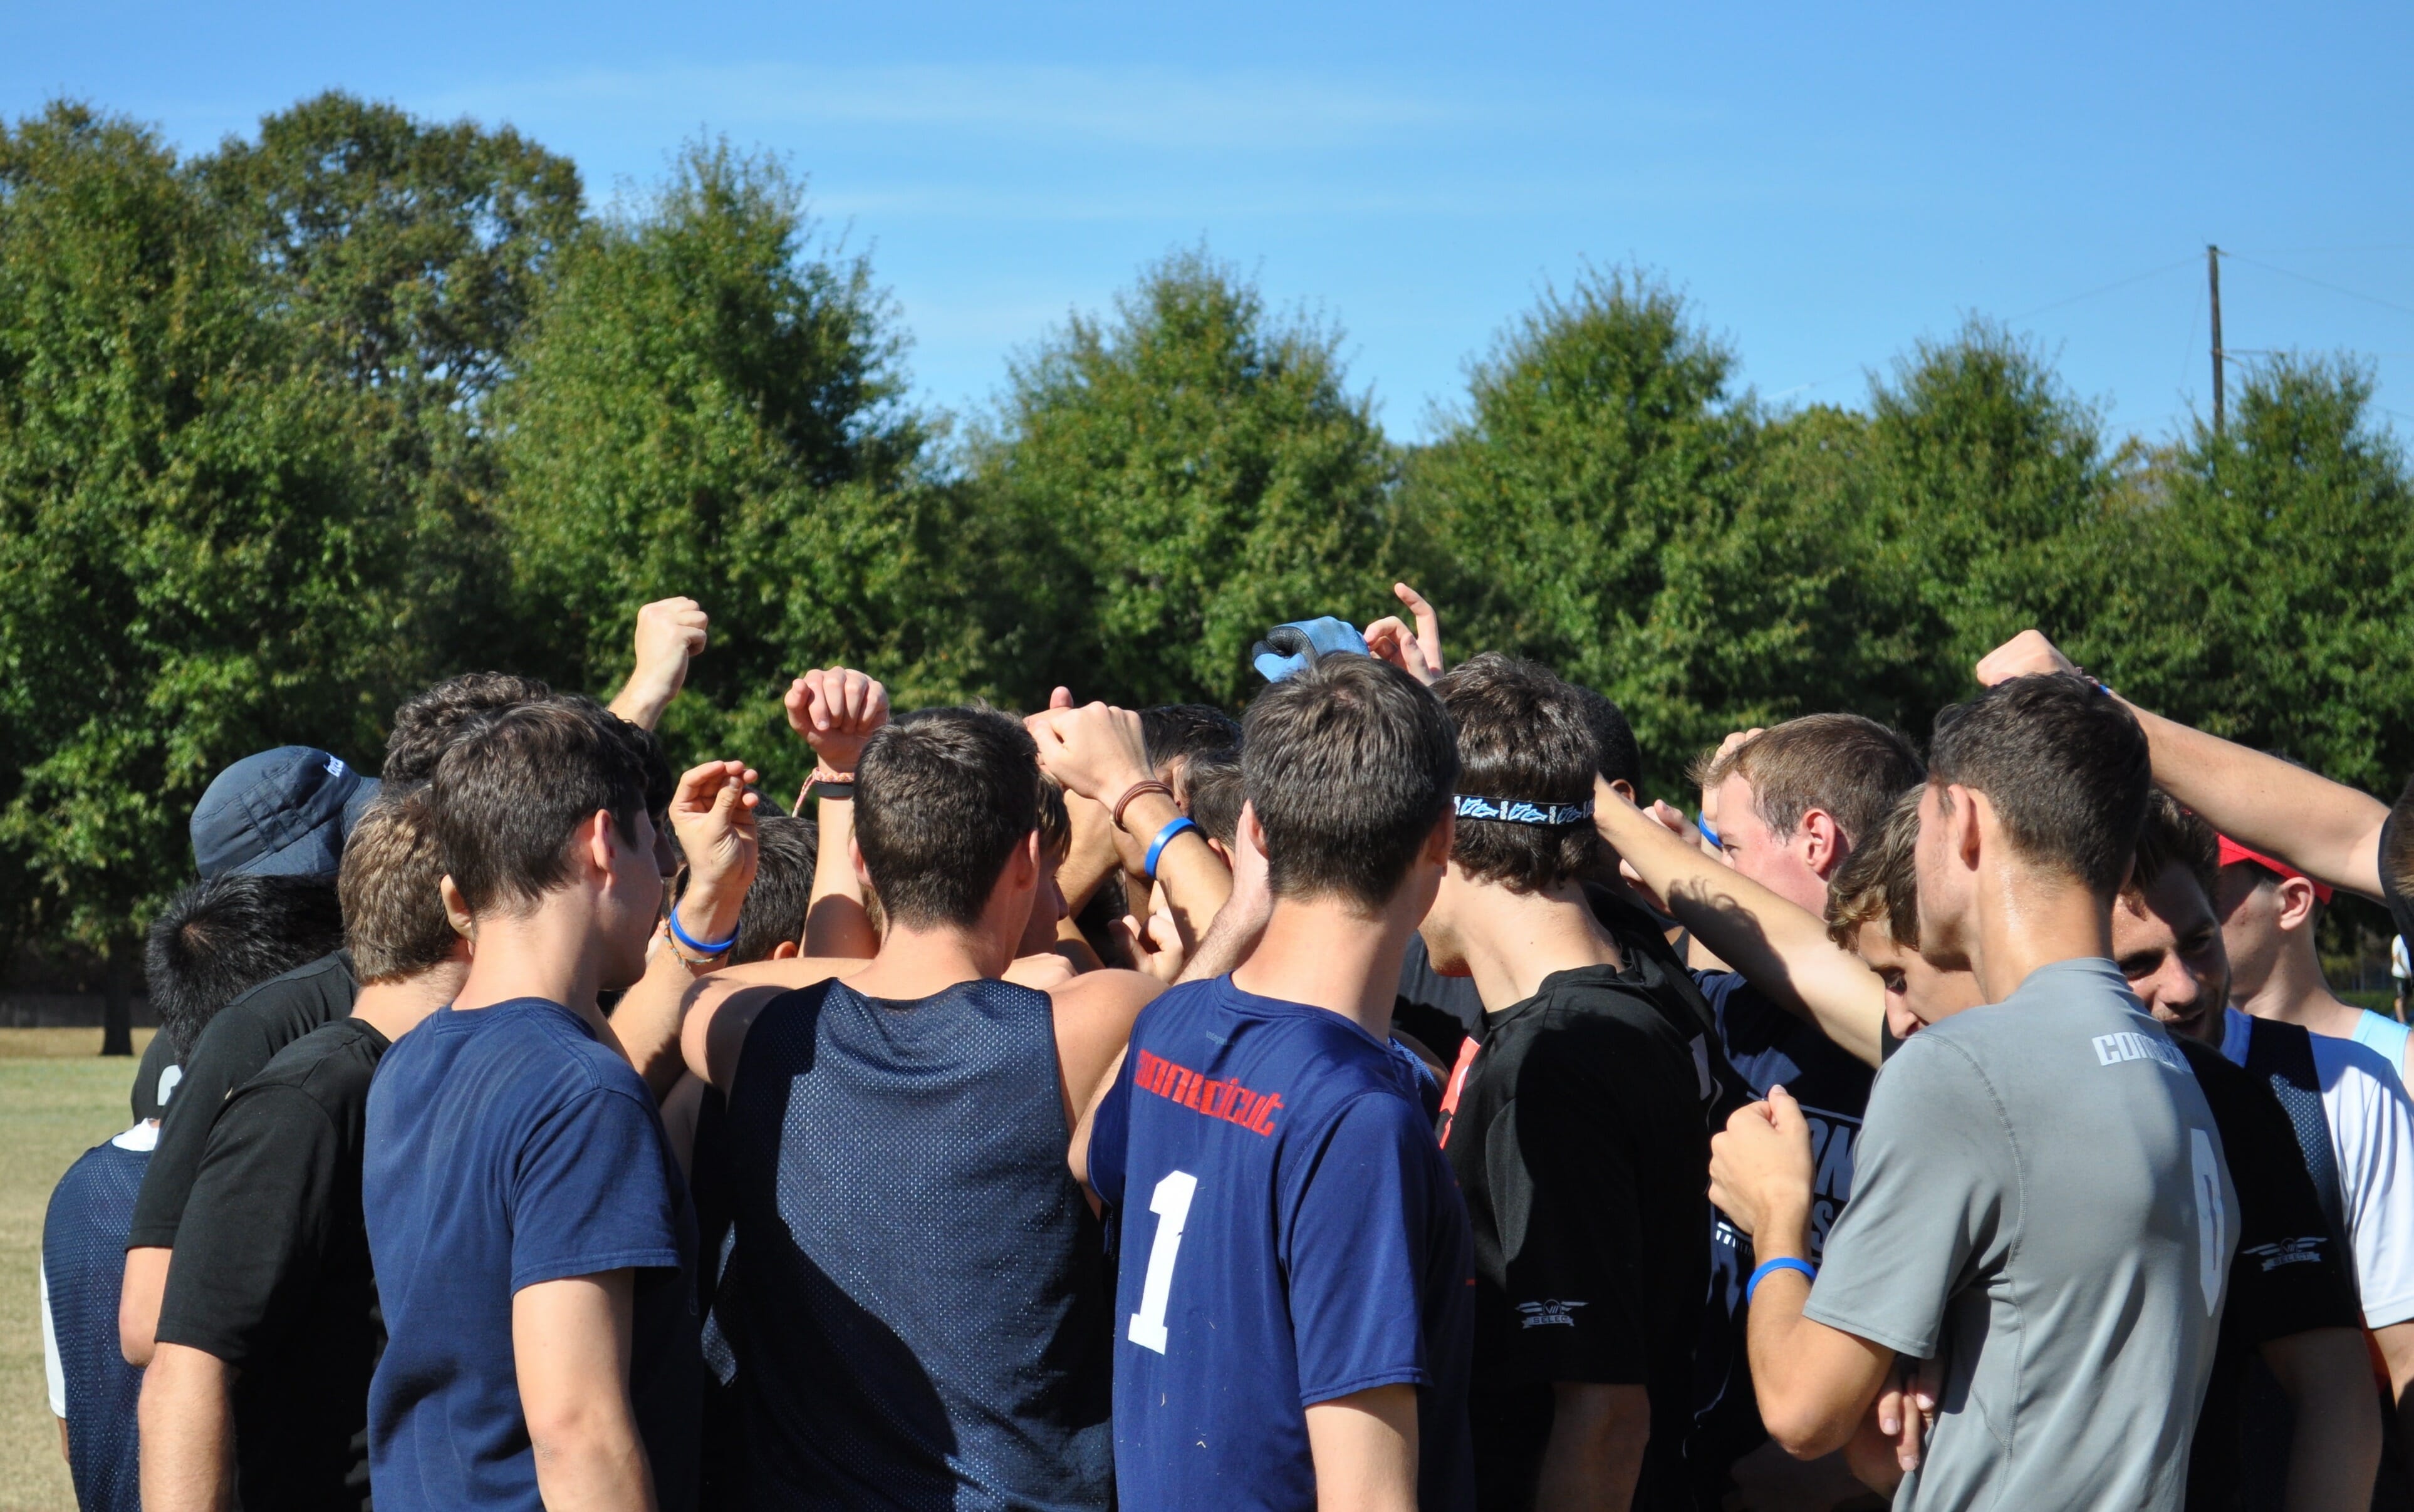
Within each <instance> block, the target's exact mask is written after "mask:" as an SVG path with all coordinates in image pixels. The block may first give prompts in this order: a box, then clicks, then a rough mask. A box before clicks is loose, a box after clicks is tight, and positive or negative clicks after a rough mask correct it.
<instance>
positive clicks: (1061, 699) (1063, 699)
mask: <svg viewBox="0 0 2414 1512" xmlns="http://www.w3.org/2000/svg"><path fill="white" fill-rule="evenodd" d="M1048 706H1049V707H1050V708H1051V709H1069V708H1071V707H1072V706H1073V690H1072V689H1069V688H1059V689H1055V690H1054V691H1052V692H1051V693H1050V694H1049V695H1048Z"/></svg>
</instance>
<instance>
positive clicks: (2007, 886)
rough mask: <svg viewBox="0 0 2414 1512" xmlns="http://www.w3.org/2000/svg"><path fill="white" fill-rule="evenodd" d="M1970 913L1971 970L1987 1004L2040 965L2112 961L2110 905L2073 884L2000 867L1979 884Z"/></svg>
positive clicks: (2000, 998) (2021, 869) (2006, 994)
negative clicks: (1972, 936)
mask: <svg viewBox="0 0 2414 1512" xmlns="http://www.w3.org/2000/svg"><path fill="white" fill-rule="evenodd" d="M1974 912H1975V915H1976V916H1975V918H1974V926H1975V927H1974V930H1973V933H1974V936H1975V938H1974V940H1973V941H1971V949H1970V969H1971V970H1972V971H1974V973H1976V975H1977V978H1978V990H1979V992H1980V993H1981V994H1982V995H1983V996H1984V997H1985V999H1986V1001H1989V1002H2001V1001H2004V999H2005V998H2008V997H2010V996H2011V995H2012V994H2013V992H2015V991H2016V990H2018V989H2019V985H2020V984H2021V983H2022V982H2025V981H2027V980H2028V977H2029V973H2030V972H2032V971H2035V970H2037V968H2039V967H2041V966H2051V965H2052V964H2054V963H2055V962H2056V961H2068V960H2084V959H2089V958H2094V959H2098V960H2109V959H2111V956H2112V910H2111V906H2110V905H2109V903H2107V902H2106V901H2105V900H2104V899H2102V898H2099V897H2095V896H2094V894H2093V893H2090V892H2089V891H2088V890H2087V889H2086V888H2085V887H2083V886H2081V885H2079V883H2077V882H2067V881H2064V880H2063V879H2061V878H2045V877H2040V876H2038V875H2037V874H2036V873H2034V872H2032V871H2030V870H2028V869H2026V868H2025V867H2000V868H1997V869H1995V870H1993V871H1991V872H1990V873H1989V874H1987V875H1985V876H1984V877H1982V879H1981V880H1980V882H1979V885H1978V896H1977V899H1976V904H1975V909H1974Z"/></svg>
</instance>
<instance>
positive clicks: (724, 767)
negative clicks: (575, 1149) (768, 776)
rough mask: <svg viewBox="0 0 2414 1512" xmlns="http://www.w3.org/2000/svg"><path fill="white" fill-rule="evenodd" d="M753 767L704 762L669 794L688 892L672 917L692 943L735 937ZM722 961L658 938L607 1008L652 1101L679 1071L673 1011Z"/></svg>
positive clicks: (752, 839) (752, 857)
mask: <svg viewBox="0 0 2414 1512" xmlns="http://www.w3.org/2000/svg"><path fill="white" fill-rule="evenodd" d="M754 777H755V774H754V772H753V768H751V767H749V766H747V765H746V764H745V763H742V762H706V763H703V764H702V765H700V766H695V767H693V768H690V769H689V770H688V771H687V772H686V773H685V774H684V775H682V776H681V777H680V778H679V783H678V791H677V792H676V793H674V794H673V795H672V798H671V806H670V822H671V827H672V828H673V829H674V830H675V831H677V832H678V839H679V850H680V852H681V853H683V854H684V855H685V856H686V857H687V866H688V884H687V890H686V891H685V892H683V893H681V894H680V895H679V898H678V902H676V903H674V904H672V905H671V917H672V918H673V919H676V920H678V926H679V927H680V928H681V929H683V930H685V931H686V932H687V937H688V938H689V939H690V940H696V941H711V942H713V943H716V944H717V943H719V942H720V941H724V940H727V939H729V938H730V937H731V936H733V935H735V934H736V933H737V932H738V911H739V910H740V909H742V908H743V907H744V906H745V903H746V891H747V889H748V888H750V887H752V886H753V883H754V868H755V865H756V862H757V859H758V854H759V852H758V849H757V839H756V835H755V827H754V810H755V808H756V807H757V805H758V803H759V802H760V800H759V799H758V798H757V797H756V795H755V794H754V793H753V791H752V784H753V781H754ZM721 959H722V957H720V956H713V957H710V958H696V957H693V956H690V955H689V953H688V950H687V947H686V946H684V945H681V944H680V943H678V941H677V940H675V939H673V938H671V936H670V931H669V928H668V926H663V928H662V929H661V930H660V931H659V932H658V933H657V936H656V939H655V941H654V949H653V954H652V956H649V957H648V960H647V962H646V974H645V975H644V976H642V977H640V978H638V979H637V983H636V985H635V986H633V987H631V988H630V989H629V991H628V992H627V993H626V994H625V995H624V996H623V997H622V998H621V999H620V1001H619V1004H618V1006H617V1007H616V1008H614V1009H613V1011H612V1020H611V1027H612V1035H613V1038H614V1039H616V1040H617V1041H618V1042H619V1045H620V1053H621V1054H622V1055H624V1056H626V1057H627V1058H628V1060H629V1063H630V1064H631V1065H633V1066H634V1067H636V1068H637V1075H640V1076H643V1077H644V1078H645V1079H646V1085H647V1087H648V1088H649V1089H651V1090H652V1091H653V1094H654V1101H656V1102H657V1103H659V1102H661V1101H662V1100H663V1098H665V1097H667V1096H669V1095H670V1090H671V1089H672V1088H673V1087H674V1086H676V1085H677V1084H678V1079H679V1073H680V1071H681V1070H682V1069H684V1068H683V1067H682V1066H681V1065H680V1063H679V1009H680V1003H681V1001H682V1000H683V999H684V998H685V997H686V995H687V989H688V987H689V986H690V985H691V984H692V983H693V982H694V980H695V979H696V977H697V975H698V974H699V973H701V972H705V971H711V970H712V969H713V968H714V967H715V966H717V965H719V964H720V961H721Z"/></svg>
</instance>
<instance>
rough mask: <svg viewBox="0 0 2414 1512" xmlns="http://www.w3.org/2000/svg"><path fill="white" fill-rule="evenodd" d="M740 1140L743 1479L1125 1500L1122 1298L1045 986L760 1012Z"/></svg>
mask: <svg viewBox="0 0 2414 1512" xmlns="http://www.w3.org/2000/svg"><path fill="white" fill-rule="evenodd" d="M726 1139H727V1142H726V1147H725V1148H726V1159H727V1167H726V1170H727V1177H728V1197H729V1203H730V1210H731V1215H732V1221H733V1224H734V1233H733V1236H732V1245H731V1251H730V1267H731V1268H730V1275H729V1276H728V1278H727V1279H726V1280H725V1282H724V1284H723V1289H722V1292H721V1294H720V1296H719V1297H717V1298H716V1302H717V1312H718V1313H719V1318H720V1324H721V1330H722V1332H723V1335H724V1337H725V1339H726V1341H727V1347H728V1352H729V1355H730V1356H731V1357H732V1360H733V1363H734V1368H735V1378H734V1380H733V1381H732V1382H731V1397H732V1399H733V1400H734V1401H735V1403H736V1406H737V1410H738V1413H739V1415H740V1416H741V1419H742V1421H741V1423H740V1424H739V1425H738V1429H739V1431H738V1433H737V1434H736V1435H735V1437H736V1438H737V1439H738V1441H739V1443H740V1444H741V1445H742V1447H740V1448H739V1450H738V1457H739V1459H740V1460H741V1462H742V1470H741V1472H740V1474H738V1475H734V1476H731V1477H729V1480H730V1481H732V1482H735V1484H729V1485H728V1486H727V1491H728V1493H729V1494H728V1498H727V1499H728V1500H730V1501H732V1502H733V1503H736V1504H738V1505H750V1506H773V1505H777V1506H828V1507H865V1506H884V1507H901V1508H916V1509H918V1508H942V1507H944V1508H967V1509H969V1508H991V1507H995V1508H1008V1507H1011V1508H1059V1507H1062V1508H1095V1507H1105V1506H1107V1505H1110V1498H1111V1494H1112V1484H1113V1478H1114V1445H1113V1438H1112V1430H1111V1428H1110V1423H1109V1420H1108V1411H1109V1404H1110V1390H1109V1382H1108V1369H1109V1360H1110V1339H1111V1330H1110V1318H1109V1312H1110V1301H1109V1294H1108V1285H1107V1279H1106V1273H1105V1261H1104V1258H1103V1250H1102V1245H1101V1239H1100V1232H1099V1227H1098V1224H1097V1222H1096V1220H1095V1218H1093V1217H1092V1215H1091V1213H1090V1208H1089V1204H1088V1203H1087V1202H1086V1201H1085V1200H1084V1199H1083V1198H1082V1196H1081V1193H1080V1188H1079V1187H1077V1186H1076V1185H1075V1184H1074V1182H1073V1178H1072V1177H1071V1175H1070V1173H1068V1172H1067V1171H1066V1169H1065V1144H1066V1131H1065V1113H1064V1107H1063V1104H1062V1101H1061V1098H1060V1094H1059V1091H1058V1075H1057V1066H1056V1036H1055V1028H1054V1020H1053V1012H1052V1007H1051V1003H1050V1001H1049V998H1048V996H1047V994H1045V993H1042V992H1036V991H1034V990H1032V989H1031V988H1029V987H1023V986H1014V985H1012V984H1009V983H1005V982H994V981H980V982H968V983H965V984H962V985H961V986H954V987H950V988H948V989H947V990H946V991H945V992H941V993H939V994H937V995H935V996H933V997H930V998H925V999H922V1000H920V1001H915V1002H884V1001H874V1000H872V999H868V998H865V997H863V996H862V995H860V994H858V993H857V992H855V991H853V990H852V989H850V988H848V987H846V986H842V985H841V984H839V983H836V982H829V983H824V984H821V985H820V986H812V987H807V988H804V989H802V990H800V991H797V992H793V993H790V994H788V995H786V996H785V997H782V998H781V999H779V1000H777V1001H774V1002H772V1003H771V1004H769V1005H768V1006H767V1007H766V1008H765V1009H764V1010H763V1011H762V1013H761V1015H759V1016H757V1017H756V1019H755V1020H754V1024H753V1028H752V1029H751V1030H749V1031H748V1035H747V1040H746V1048H745V1051H744V1053H743V1055H742V1056H740V1058H739V1060H738V1076H737V1081H736V1084H735V1086H734V1087H733V1089H732V1090H731V1095H730V1099H729V1113H728V1121H727V1125H726ZM714 1478H715V1479H716V1481H719V1480H720V1479H721V1477H719V1476H716V1477H714Z"/></svg>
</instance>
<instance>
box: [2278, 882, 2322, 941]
mask: <svg viewBox="0 0 2414 1512" xmlns="http://www.w3.org/2000/svg"><path fill="white" fill-rule="evenodd" d="M2272 891H2273V893H2274V894H2275V895H2276V898H2275V901H2276V902H2277V904H2278V907H2279V918H2280V927H2281V928H2283V929H2302V928H2304V927H2305V926H2308V925H2310V924H2312V923H2313V922H2314V884H2313V883H2312V882H2307V881H2306V880H2305V879H2304V878H2302V877H2283V878H2281V879H2280V884H2279V886H2277V887H2276V888H2274V889H2272Z"/></svg>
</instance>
